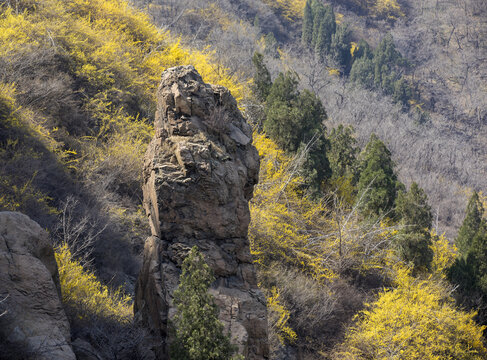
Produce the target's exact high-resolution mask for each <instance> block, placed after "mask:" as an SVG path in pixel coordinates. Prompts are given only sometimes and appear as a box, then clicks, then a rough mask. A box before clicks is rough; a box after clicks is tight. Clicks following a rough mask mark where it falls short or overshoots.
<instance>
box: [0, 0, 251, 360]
mask: <svg viewBox="0 0 487 360" xmlns="http://www.w3.org/2000/svg"><path fill="white" fill-rule="evenodd" d="M179 64H195V66H196V67H197V68H198V70H199V72H200V73H201V74H202V75H203V77H204V78H205V80H206V81H209V82H211V83H216V84H221V85H224V86H226V87H228V88H229V89H231V91H232V93H233V94H234V95H235V96H236V97H237V98H240V97H242V94H243V91H242V90H243V88H244V85H245V84H243V83H242V84H237V82H235V81H234V79H233V77H232V76H231V75H230V74H229V73H228V71H227V70H226V69H225V68H224V67H223V66H221V65H220V64H219V63H218V62H217V61H214V57H213V55H212V54H211V52H210V51H197V50H191V49H188V48H185V47H182V46H180V45H179V43H178V41H177V39H176V38H173V37H172V35H171V34H170V33H169V32H167V31H162V30H160V29H158V28H157V27H156V26H155V25H153V24H152V23H151V22H150V21H149V20H148V18H147V16H146V15H144V14H143V13H140V12H138V11H136V10H135V9H133V8H132V7H131V6H130V5H129V4H128V3H126V2H125V1H119V0H113V1H98V0H93V1H81V0H73V1H64V0H62V1H61V0H59V1H58V0H45V1H29V0H26V1H15V2H0V194H1V195H0V210H2V211H4V210H9V211H20V212H23V213H25V214H27V215H29V216H30V217H31V218H32V219H34V220H35V221H37V222H38V223H39V224H40V225H41V226H42V227H43V228H45V229H48V231H49V233H50V236H51V238H52V240H53V241H54V242H55V243H56V244H57V245H61V244H64V245H63V246H62V247H60V248H59V252H58V258H57V259H58V262H59V264H60V268H61V270H62V274H61V282H62V285H63V286H64V288H63V295H64V296H65V300H66V303H67V304H68V305H70V306H71V305H73V304H74V305H73V306H74V307H75V308H76V309H77V310H76V311H74V312H70V315H72V316H71V320H73V321H75V322H76V324H74V325H73V326H72V331H73V339H74V338H75V337H77V336H84V337H86V336H88V337H89V336H91V337H93V338H94V339H96V340H94V341H98V342H99V345H100V344H108V345H106V346H105V345H100V346H101V347H102V348H103V351H102V353H103V354H104V356H106V357H107V358H112V356H116V355H114V352H117V351H118V350H117V349H120V348H119V346H120V344H121V342H120V341H121V339H122V338H123V337H124V336H135V335H134V334H135V333H134V330H133V329H131V328H128V329H125V330H123V329H122V330H120V329H118V328H117V327H116V326H115V327H114V325H113V324H111V320H113V319H118V318H123V319H124V321H123V322H122V323H124V324H127V323H130V321H131V318H132V314H131V312H132V311H131V309H130V307H129V305H128V304H130V303H131V299H130V297H129V298H126V297H125V296H124V295H123V294H124V293H128V294H133V291H134V286H135V280H136V277H137V275H138V272H139V269H140V265H141V252H142V249H143V244H144V239H145V238H146V236H147V234H148V233H149V227H148V223H147V221H146V217H145V215H144V214H143V210H142V202H141V199H142V189H141V176H142V175H141V172H142V164H143V162H142V158H143V155H144V153H145V150H146V148H147V145H148V143H149V141H150V139H151V137H152V135H153V127H152V123H153V119H154V111H155V89H156V87H157V85H158V82H159V79H160V76H161V73H162V71H163V70H164V69H166V68H168V67H172V66H175V65H179ZM83 267H84V268H85V270H89V271H88V272H87V273H84V272H83V271H84V270H83ZM83 274H85V275H86V276H84V275H83ZM95 275H96V276H98V278H99V279H100V280H101V281H102V283H101V284H100V282H99V281H97V280H96V278H95ZM107 285H108V286H107ZM100 286H101V287H100ZM119 286H122V289H121V290H120V291H121V292H120V291H119V292H115V293H114V297H115V299H111V298H110V297H109V296H108V294H109V293H110V291H109V289H112V288H114V289H116V288H118V287H119ZM84 297H87V298H90V300H89V301H87V299H84ZM119 297H120V299H121V300H120V299H118V298H119ZM101 304H103V305H101ZM80 309H81V310H80ZM127 312H128V317H129V318H130V319H129V320H128V322H125V320H126V315H127ZM121 313H123V315H120V314H121ZM94 319H97V320H96V321H95V320H94ZM103 319H105V320H107V321H109V323H107V325H106V326H108V327H103V326H102V324H103V321H104V320H103ZM87 320H88V321H87ZM102 320H103V321H102ZM86 321H87V322H86ZM87 323H88V324H92V325H93V326H92V327H90V326H86V325H87ZM104 326H105V325H104ZM88 329H89V330H88ZM102 329H103V330H102ZM109 329H110V330H109ZM117 329H118V330H117ZM119 330H120V331H119ZM107 333H112V335H113V336H112V337H111V338H107V337H106V334H107ZM87 334H88V335H87ZM129 344H133V343H130V342H129V343H127V342H125V344H122V345H123V346H125V345H126V346H127V347H130V346H131V345H129ZM136 345H137V344H136Z"/></svg>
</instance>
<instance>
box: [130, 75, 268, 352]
mask: <svg viewBox="0 0 487 360" xmlns="http://www.w3.org/2000/svg"><path fill="white" fill-rule="evenodd" d="M155 130H156V134H155V137H154V139H153V140H152V142H151V144H150V145H149V149H148V151H147V154H146V158H145V164H144V181H145V184H144V206H145V209H146V211H147V214H148V217H149V221H150V225H151V230H152V236H151V237H150V238H148V239H147V241H146V244H145V249H144V264H143V268H142V270H141V273H140V276H139V280H138V284H137V290H136V301H135V311H136V316H137V317H138V318H140V319H141V320H142V321H143V322H144V323H145V324H146V325H147V326H149V327H150V328H151V329H152V330H153V331H154V333H156V334H157V335H158V336H160V338H161V341H162V342H161V344H162V345H161V349H160V355H159V357H160V358H163V357H164V356H166V351H167V349H165V347H166V346H165V338H166V335H167V322H168V318H171V317H172V316H173V315H174V308H173V307H172V294H173V291H174V290H175V288H176V287H177V286H178V282H179V274H180V266H181V263H182V261H183V259H184V258H185V256H186V254H187V252H188V251H189V249H190V248H191V247H192V246H194V245H197V246H198V248H199V249H200V251H201V252H202V253H203V254H204V256H205V259H206V261H207V262H208V264H209V265H210V267H211V268H212V269H213V271H214V274H215V276H216V279H217V280H216V282H215V284H214V286H213V287H212V289H211V292H212V293H213V294H214V295H215V297H216V302H217V304H218V306H219V308H220V319H221V320H222V322H223V323H224V324H225V325H226V328H227V329H229V330H230V331H231V336H232V341H233V343H236V344H238V346H239V350H240V351H239V352H240V353H241V354H243V355H244V356H245V358H246V359H265V358H267V357H268V343H267V315H266V314H267V313H266V306H265V298H264V296H263V295H262V293H261V292H260V290H259V289H258V287H257V282H256V276H255V271H254V268H253V265H252V260H251V256H250V251H249V243H248V238H247V231H248V225H249V221H250V213H249V206H248V201H249V200H250V199H251V197H252V192H253V187H254V185H255V184H256V183H257V180H258V172H259V157H258V153H257V150H256V149H255V148H254V147H253V146H252V144H251V143H252V131H251V128H250V126H249V125H248V124H247V123H246V122H245V119H244V118H243V116H242V115H241V113H240V111H239V110H238V108H237V103H236V101H235V99H234V98H233V97H232V96H231V94H230V92H229V91H228V90H227V89H225V88H224V87H221V86H213V85H208V84H205V83H204V82H203V80H202V79H201V77H200V75H199V74H198V73H197V72H196V70H195V69H194V68H193V67H192V66H185V67H177V68H172V69H169V70H167V71H166V72H164V74H163V76H162V82H161V84H160V87H159V90H158V104H157V113H156V120H155Z"/></svg>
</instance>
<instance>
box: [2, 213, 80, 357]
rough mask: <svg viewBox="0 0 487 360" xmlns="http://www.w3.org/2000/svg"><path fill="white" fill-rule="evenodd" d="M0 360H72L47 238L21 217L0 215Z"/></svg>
mask: <svg viewBox="0 0 487 360" xmlns="http://www.w3.org/2000/svg"><path fill="white" fill-rule="evenodd" d="M0 300H3V301H2V303H1V309H0V314H3V315H2V316H0V358H1V359H37V360H51V359H59V360H75V359H76V357H75V355H74V353H73V350H72V349H71V346H70V339H71V334H70V326H69V322H68V319H67V317H66V314H65V313H64V309H63V307H62V305H61V300H60V286H59V274H58V270H57V265H56V260H55V258H54V250H53V248H52V245H51V243H50V241H49V239H48V235H47V233H46V232H45V231H44V230H43V229H42V228H41V227H40V226H39V225H38V224H37V223H36V222H34V221H32V220H31V219H30V218H29V217H27V216H26V215H23V214H20V213H14V212H0Z"/></svg>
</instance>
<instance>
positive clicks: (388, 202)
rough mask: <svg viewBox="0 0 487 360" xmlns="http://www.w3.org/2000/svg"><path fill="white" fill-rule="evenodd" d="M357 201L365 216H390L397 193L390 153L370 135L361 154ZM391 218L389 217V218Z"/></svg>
mask: <svg viewBox="0 0 487 360" xmlns="http://www.w3.org/2000/svg"><path fill="white" fill-rule="evenodd" d="M361 169H362V171H361V174H360V178H359V182H358V196H357V201H358V205H359V208H360V209H361V211H362V214H364V215H365V216H371V217H376V216H381V215H389V216H390V215H392V213H391V211H392V209H393V206H394V202H395V199H396V193H397V186H398V184H397V175H396V173H395V171H394V162H393V161H392V158H391V152H390V151H389V149H388V148H387V147H386V146H385V144H384V143H383V142H382V141H380V140H379V138H378V137H377V136H376V135H375V134H372V135H371V137H370V140H369V142H368V144H367V146H366V147H365V149H364V151H363V152H362V154H361ZM390 217H391V216H390Z"/></svg>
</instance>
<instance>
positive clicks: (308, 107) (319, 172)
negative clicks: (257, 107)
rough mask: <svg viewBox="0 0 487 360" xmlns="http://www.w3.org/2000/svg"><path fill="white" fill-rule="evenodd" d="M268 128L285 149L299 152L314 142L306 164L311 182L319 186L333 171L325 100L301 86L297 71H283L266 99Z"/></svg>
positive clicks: (269, 134)
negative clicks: (326, 137) (329, 154)
mask: <svg viewBox="0 0 487 360" xmlns="http://www.w3.org/2000/svg"><path fill="white" fill-rule="evenodd" d="M266 105H267V106H266V110H265V111H266V119H265V122H264V130H265V132H266V134H267V135H268V136H269V137H270V138H271V139H272V140H274V141H275V142H276V143H277V144H278V145H279V146H280V147H281V148H282V149H284V150H285V151H288V152H292V153H295V152H297V151H298V150H299V149H303V144H305V145H306V144H308V143H310V142H311V143H313V144H314V145H313V146H312V147H311V149H310V151H309V153H308V156H307V159H306V161H305V164H304V169H303V170H304V172H305V176H307V183H308V185H310V186H312V187H314V188H315V189H318V188H319V185H320V184H321V181H322V180H323V179H324V178H326V177H328V176H329V175H330V168H329V164H328V159H327V157H326V148H327V146H326V145H327V144H326V141H325V140H324V132H325V127H324V125H323V121H324V120H325V119H326V117H327V115H326V112H325V109H324V108H323V105H322V103H321V100H320V99H319V98H318V97H317V96H316V95H315V94H314V93H312V92H310V91H308V90H303V91H299V90H298V79H297V77H296V74H294V73H291V72H288V73H286V74H283V73H281V74H279V75H278V76H277V78H276V79H275V81H274V83H273V84H272V87H271V90H270V92H269V96H268V97H267V102H266Z"/></svg>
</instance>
